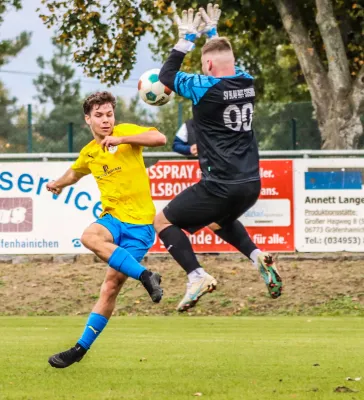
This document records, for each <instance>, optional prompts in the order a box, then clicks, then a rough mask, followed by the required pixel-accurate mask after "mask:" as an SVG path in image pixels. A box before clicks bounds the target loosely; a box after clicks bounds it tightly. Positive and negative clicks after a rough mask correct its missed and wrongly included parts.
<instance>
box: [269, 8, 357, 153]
mask: <svg viewBox="0 0 364 400" xmlns="http://www.w3.org/2000/svg"><path fill="white" fill-rule="evenodd" d="M274 2H275V5H276V7H277V9H278V12H279V14H280V15H281V18H282V22H283V25H284V27H285V29H286V31H287V33H288V35H289V37H290V40H291V42H292V45H293V47H294V50H295V52H296V55H297V58H298V60H299V63H300V65H301V68H302V71H303V74H304V76H305V79H306V82H307V85H308V88H309V91H310V94H311V98H312V103H313V107H314V109H315V112H316V119H317V122H318V125H319V128H320V132H321V139H322V148H323V149H355V148H357V147H358V143H359V138H360V136H362V135H363V125H362V123H361V121H360V112H361V109H362V108H363V102H364V81H363V80H364V68H362V70H361V72H360V73H359V76H358V77H357V79H356V81H355V83H353V82H352V79H351V76H350V72H349V66H348V60H347V56H346V53H345V47H344V44H343V41H342V37H341V33H340V30H339V27H338V25H337V22H336V20H335V18H334V14H333V9H332V0H316V5H317V11H318V13H317V17H316V22H317V24H318V27H319V29H320V33H321V36H322V40H323V42H324V44H325V50H326V55H327V59H328V65H329V70H328V71H326V70H325V68H324V66H323V64H322V62H321V60H320V58H319V56H318V53H317V51H316V49H315V48H314V47H313V44H312V41H311V39H310V37H309V33H308V31H307V29H306V27H305V26H304V24H303V21H302V18H301V15H300V12H299V9H298V7H297V5H296V1H295V0H274Z"/></svg>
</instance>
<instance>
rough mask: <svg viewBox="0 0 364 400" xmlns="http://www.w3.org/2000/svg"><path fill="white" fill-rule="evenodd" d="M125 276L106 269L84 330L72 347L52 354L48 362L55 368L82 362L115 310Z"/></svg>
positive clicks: (111, 269)
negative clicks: (97, 297)
mask: <svg viewBox="0 0 364 400" xmlns="http://www.w3.org/2000/svg"><path fill="white" fill-rule="evenodd" d="M126 279H127V276H125V275H124V274H122V273H121V272H118V271H115V270H114V269H113V268H110V267H109V268H108V269H107V271H106V276H105V279H104V282H103V283H102V285H101V290H100V297H99V299H98V301H97V303H96V304H95V306H94V307H93V309H92V312H91V314H90V315H89V317H88V319H87V322H86V326H85V329H84V331H83V334H82V335H81V337H80V339H79V340H78V341H77V343H76V345H75V346H74V347H71V348H70V349H69V350H66V351H63V352H61V353H57V354H54V355H53V356H51V357H50V358H49V360H48V362H49V364H50V365H51V366H52V367H55V368H67V367H69V366H70V365H72V364H74V363H75V362H79V361H81V360H82V358H83V356H84V355H85V354H86V352H87V351H88V350H89V349H90V347H91V345H92V344H93V342H94V341H95V340H96V339H97V338H98V336H99V335H100V333H101V332H102V331H103V330H104V328H105V327H106V325H107V323H108V321H109V318H110V317H111V314H112V312H113V310H114V308H115V302H116V297H117V295H118V294H119V292H120V289H121V287H122V286H123V284H124V282H125V281H126Z"/></svg>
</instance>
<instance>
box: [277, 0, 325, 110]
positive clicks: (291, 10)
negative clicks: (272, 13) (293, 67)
mask: <svg viewBox="0 0 364 400" xmlns="http://www.w3.org/2000/svg"><path fill="white" fill-rule="evenodd" d="M274 3H275V5H276V7H277V10H278V12H279V14H280V16H281V18H282V21H283V25H284V27H285V29H286V31H287V33H288V35H289V37H290V39H291V43H292V45H293V48H294V50H295V52H296V55H297V58H298V60H299V62H300V65H301V68H302V71H303V74H304V76H305V79H306V82H307V84H308V87H309V90H310V93H311V97H312V100H313V102H314V104H315V106H316V107H315V108H316V109H317V111H318V112H320V110H319V109H320V108H321V107H323V106H327V105H328V104H329V103H330V84H329V80H328V77H327V73H326V71H325V68H324V66H323V65H322V63H321V60H320V58H319V56H318V54H317V51H316V50H315V48H314V46H313V43H312V41H311V39H310V36H309V34H308V31H307V29H306V27H305V26H304V24H303V21H302V17H301V15H300V13H299V10H298V8H297V5H296V4H295V0H274Z"/></svg>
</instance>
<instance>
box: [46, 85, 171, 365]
mask: <svg viewBox="0 0 364 400" xmlns="http://www.w3.org/2000/svg"><path fill="white" fill-rule="evenodd" d="M83 109H84V114H85V121H86V123H87V124H88V126H89V127H90V130H91V132H92V135H93V137H94V140H92V141H91V142H90V143H89V144H88V145H86V146H85V147H84V148H83V149H82V150H81V153H80V155H79V157H78V159H77V160H76V162H75V163H74V164H73V165H72V166H71V168H70V169H68V170H67V171H66V173H65V174H64V175H63V176H62V177H61V178H59V179H57V180H56V181H53V182H49V183H48V184H47V189H48V190H49V191H50V192H52V193H55V194H60V193H61V191H62V189H63V188H65V187H66V186H69V185H72V184H74V183H76V182H77V181H79V180H80V179H81V178H82V177H83V176H85V175H88V174H92V175H93V176H94V178H95V180H96V182H97V185H98V187H99V189H100V192H101V203H102V208H103V211H102V213H101V215H100V218H99V219H98V220H97V221H96V222H95V223H93V224H91V225H90V226H89V227H88V228H86V230H85V231H84V233H83V235H82V237H81V241H82V243H83V245H84V246H85V247H87V248H88V249H90V250H91V251H93V252H94V253H95V254H96V255H97V256H98V257H100V258H101V259H102V260H104V261H106V262H107V263H108V264H109V267H108V268H107V271H106V277H105V280H104V282H103V284H102V286H101V291H100V298H99V300H98V301H97V303H96V305H95V306H94V308H93V310H92V312H91V314H90V316H89V318H88V320H87V323H86V327H85V330H84V332H83V334H82V336H81V338H80V339H79V340H78V342H77V343H76V345H75V346H74V347H72V348H71V349H69V350H67V351H64V352H62V353H57V354H54V355H53V356H51V357H50V358H49V360H48V362H49V363H50V365H51V366H52V367H55V368H66V367H68V366H70V365H71V364H73V363H74V362H78V361H80V360H81V359H82V358H83V356H84V355H85V354H86V352H87V350H88V349H89V348H90V346H91V345H92V343H93V342H94V341H95V339H96V338H97V337H98V335H99V334H100V333H101V331H102V330H103V329H104V328H105V326H106V324H107V322H108V320H109V318H110V317H111V314H112V312H113V310H114V307H115V302H116V297H117V295H118V294H119V292H120V289H121V287H122V286H123V284H124V282H125V281H126V279H127V277H128V276H130V277H132V278H134V279H139V280H140V281H141V282H142V284H143V286H144V287H145V288H146V290H147V291H148V293H149V295H150V297H151V298H152V300H153V302H155V303H159V302H160V300H161V298H162V295H163V290H162V288H161V287H160V282H161V277H160V275H159V274H158V273H153V272H151V271H149V270H147V269H146V268H145V267H143V266H142V265H141V264H140V261H141V260H142V258H143V257H144V255H145V254H146V253H147V251H148V250H149V249H150V247H151V246H152V245H153V243H154V236H155V233H154V229H153V225H152V224H153V218H154V215H155V209H154V205H153V202H152V197H151V193H150V188H149V179H148V175H147V172H146V169H145V165H144V160H143V156H142V149H143V146H148V147H156V146H163V145H164V144H165V143H166V137H165V136H164V135H163V134H162V133H160V132H159V131H158V130H157V129H155V128H147V127H142V126H138V125H133V124H120V125H116V126H115V116H114V109H115V98H114V96H113V95H112V94H111V93H109V92H98V93H95V94H92V95H91V96H89V97H88V98H87V99H86V101H85V102H84V104H83Z"/></svg>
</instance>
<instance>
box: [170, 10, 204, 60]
mask: <svg viewBox="0 0 364 400" xmlns="http://www.w3.org/2000/svg"><path fill="white" fill-rule="evenodd" d="M193 14H194V10H193V9H192V8H190V9H189V10H188V11H186V10H183V11H182V19H181V18H180V17H179V16H178V15H177V14H175V16H174V21H175V22H176V24H177V26H178V36H179V40H178V42H177V44H176V45H175V46H174V49H176V50H178V51H182V52H183V53H187V52H189V51H190V50H192V49H193V48H194V47H195V45H194V43H193V42H194V41H195V39H196V37H198V34H199V32H198V30H197V28H198V27H199V25H200V23H201V14H200V13H199V12H198V13H196V15H195V17H193Z"/></svg>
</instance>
